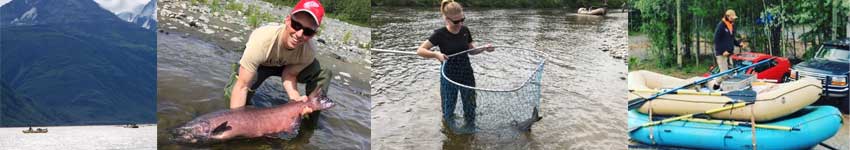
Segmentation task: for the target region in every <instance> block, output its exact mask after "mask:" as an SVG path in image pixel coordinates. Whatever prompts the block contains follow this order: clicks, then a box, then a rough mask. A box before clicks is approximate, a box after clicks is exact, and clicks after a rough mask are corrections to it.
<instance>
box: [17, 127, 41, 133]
mask: <svg viewBox="0 0 850 150" xmlns="http://www.w3.org/2000/svg"><path fill="white" fill-rule="evenodd" d="M22 132H24V133H47V128H44V129H42V128H38V129H35V130H33V129H32V128H30V129H29V130H24V131H22Z"/></svg>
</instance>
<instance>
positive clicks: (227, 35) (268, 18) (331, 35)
mask: <svg viewBox="0 0 850 150" xmlns="http://www.w3.org/2000/svg"><path fill="white" fill-rule="evenodd" d="M291 9H292V8H291V7H286V6H275V5H272V4H271V3H268V2H264V1H261V0H232V1H231V0H228V1H224V0H218V1H217V2H213V1H208V2H197V1H179V0H160V1H159V4H158V6H157V10H158V13H157V17H158V18H159V24H158V26H159V32H162V33H165V34H171V33H179V34H182V36H183V37H187V36H192V37H196V38H199V39H202V40H204V41H208V42H211V43H214V44H216V45H218V46H219V47H222V48H224V49H227V50H234V51H242V50H243V49H244V47H245V46H244V45H245V42H246V41H247V39H248V36H249V34H250V33H251V31H253V29H254V28H256V27H259V26H264V25H276V24H281V23H282V22H283V19H284V18H285V17H286V16H287V15H288V14H289V11H290V10H291ZM255 26H256V27H255ZM370 34H371V29H369V28H366V27H360V26H356V25H352V24H349V23H346V22H342V21H339V20H337V19H334V18H329V17H325V18H324V20H323V21H322V25H321V27H320V29H319V34H318V35H317V36H316V37H314V39H316V40H318V41H319V42H320V43H323V44H319V45H320V50H319V57H328V58H332V59H337V60H340V61H343V62H345V63H354V64H363V65H365V66H366V67H368V66H369V64H370V62H369V55H370V54H369V53H368V48H369V47H371V45H370V41H371V38H370V37H371V35H370Z"/></svg>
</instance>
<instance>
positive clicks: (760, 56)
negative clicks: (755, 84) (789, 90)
mask: <svg viewBox="0 0 850 150" xmlns="http://www.w3.org/2000/svg"><path fill="white" fill-rule="evenodd" d="M731 58H732V64H734V66H746V65H751V64H754V63H758V62H761V61H763V60H767V59H770V58H774V59H772V60H771V61H773V62H771V63H767V64H765V65H761V66H757V67H753V68H751V69H749V70H747V72H746V73H747V74H753V73H756V79H759V80H766V81H770V82H776V83H785V82H788V79H789V77H790V76H791V63H790V61H788V58H785V57H777V56H772V55H769V54H765V53H756V52H743V53H737V54H734V55H732V57H731ZM709 70H711V71H709V72H708V73H705V74H703V76H704V77H707V76H710V75H711V74H714V73H717V72H719V71H720V69H719V68H717V67H715V66H711V68H709Z"/></svg>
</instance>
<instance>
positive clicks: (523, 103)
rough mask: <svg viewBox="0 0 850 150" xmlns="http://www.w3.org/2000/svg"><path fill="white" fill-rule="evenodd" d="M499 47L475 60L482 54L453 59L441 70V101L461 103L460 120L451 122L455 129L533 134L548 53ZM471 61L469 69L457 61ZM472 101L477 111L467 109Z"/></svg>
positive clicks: (456, 112) (458, 107)
mask: <svg viewBox="0 0 850 150" xmlns="http://www.w3.org/2000/svg"><path fill="white" fill-rule="evenodd" d="M494 48H495V51H493V52H482V53H478V54H475V55H473V54H471V53H470V52H471V51H474V50H476V49H472V50H467V51H463V52H460V53H456V54H452V55H449V60H448V61H447V62H446V63H443V64H442V66H441V67H440V72H441V87H440V89H441V92H440V93H441V98H443V99H446V98H447V96H448V97H449V98H453V99H455V102H456V104H455V107H454V110H452V111H451V112H453V113H454V115H453V116H454V117H452V118H446V119H447V120H446V123H447V125H449V127H450V128H451V129H453V130H455V131H471V130H472V131H479V130H485V131H486V130H502V129H522V130H528V129H529V128H530V127H531V125H532V124H533V123H534V122H535V121H537V119H538V111H539V108H540V95H541V85H542V83H541V82H542V81H541V79H542V74H543V65H544V64H545V57H544V56H543V53H541V52H539V51H536V50H533V49H527V48H519V47H507V46H495V47H494ZM464 55H466V56H464ZM465 59H466V60H468V61H469V63H468V64H465V63H458V62H452V61H460V62H463V61H464V60H465ZM447 87H449V90H446V89H447ZM452 88H456V90H451V89H452ZM464 92H466V93H464ZM451 95H456V96H454V97H452V96H451ZM465 98H466V99H467V100H464V99H465ZM467 101H469V102H471V101H474V105H475V106H474V109H468V106H467V108H464V105H469V104H464V103H468V102H467ZM445 103H446V100H443V109H447V108H446V104H445ZM444 111H445V110H444ZM464 111H470V112H473V113H474V116H470V115H464ZM470 120H474V121H470ZM472 123H474V125H472ZM470 125H471V126H470Z"/></svg>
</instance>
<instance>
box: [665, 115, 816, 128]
mask: <svg viewBox="0 0 850 150" xmlns="http://www.w3.org/2000/svg"><path fill="white" fill-rule="evenodd" d="M682 120H684V121H690V122H698V123H709V124H721V125H732V126H742V127H752V126H753V124H752V123H749V122H740V121H730V120H710V119H702V118H686V119H682ZM755 127H756V128H762V129H771V130H783V131H800V129H799V128H794V127H787V126H775V125H763V124H756V125H755Z"/></svg>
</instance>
